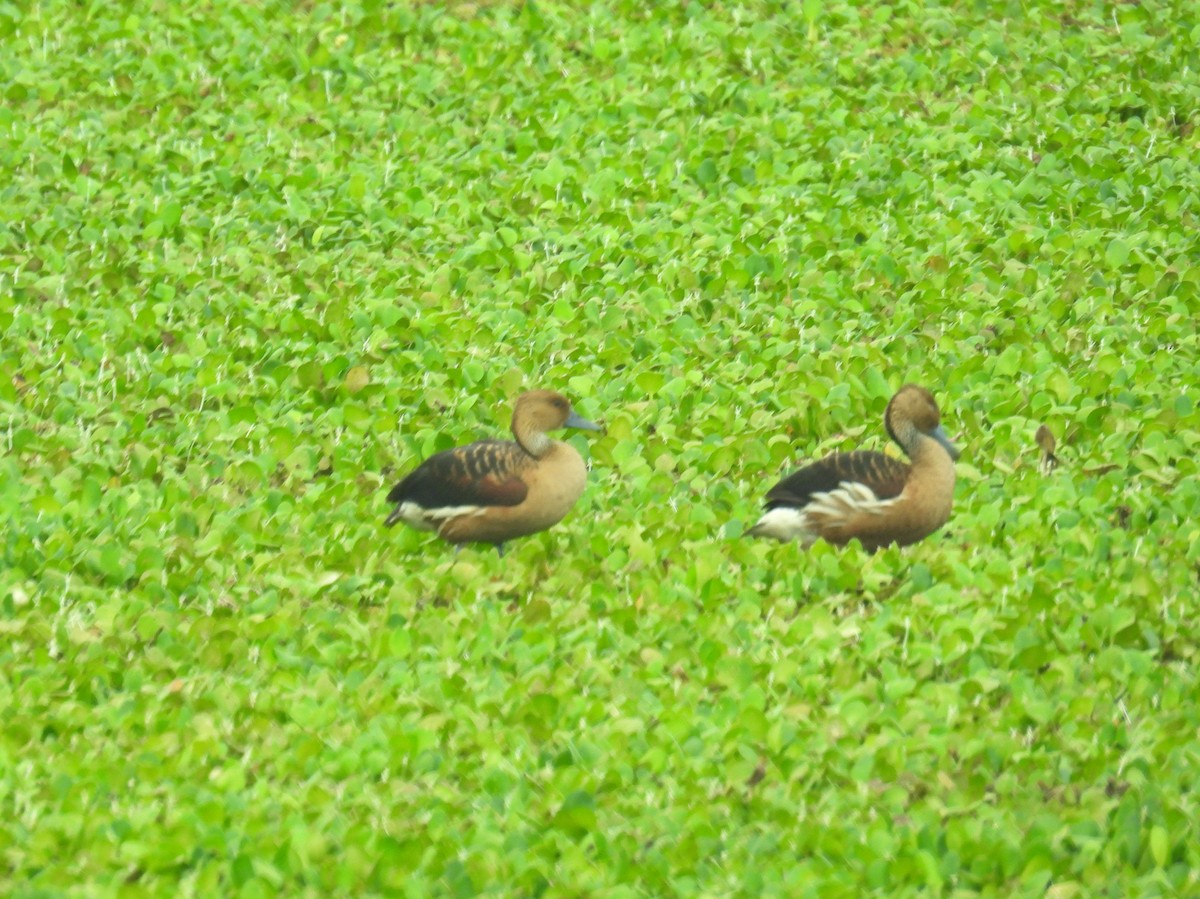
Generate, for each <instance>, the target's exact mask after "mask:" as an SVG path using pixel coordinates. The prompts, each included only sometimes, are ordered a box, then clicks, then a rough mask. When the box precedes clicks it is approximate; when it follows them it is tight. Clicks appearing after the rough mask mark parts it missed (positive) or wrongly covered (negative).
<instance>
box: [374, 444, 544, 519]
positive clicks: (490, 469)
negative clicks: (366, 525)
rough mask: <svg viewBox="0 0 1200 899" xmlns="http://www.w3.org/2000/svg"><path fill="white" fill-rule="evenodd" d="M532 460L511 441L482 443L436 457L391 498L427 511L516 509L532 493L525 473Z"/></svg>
mask: <svg viewBox="0 0 1200 899" xmlns="http://www.w3.org/2000/svg"><path fill="white" fill-rule="evenodd" d="M530 460H531V457H530V455H529V454H528V453H527V452H525V450H523V449H521V447H520V446H519V445H518V444H516V443H513V442H512V441H511V440H480V441H478V442H476V443H472V444H470V445H469V446H457V447H455V448H454V449H449V450H446V451H444V452H441V453H437V454H436V455H433V456H430V457H429V458H428V459H426V460H425V461H424V462H422V463H421V464H420V465H419V466H417V468H416V469H415V470H414V471H413V472H412V473H411V474H409V475H408V476H407V477H406V478H405V479H404V480H403V481H401V482H400V483H399V484H397V485H396V486H395V487H393V488H392V489H391V492H389V493H388V495H387V498H388V502H390V503H414V504H416V505H418V506H420V507H421V508H423V509H445V508H449V507H454V506H516V505H519V504H520V503H522V502H524V501H525V496H526V494H528V492H529V488H528V487H527V486H526V485H525V482H524V480H522V479H521V472H522V470H523V469H524V468H526V467H527V466H528V465H529V463H530Z"/></svg>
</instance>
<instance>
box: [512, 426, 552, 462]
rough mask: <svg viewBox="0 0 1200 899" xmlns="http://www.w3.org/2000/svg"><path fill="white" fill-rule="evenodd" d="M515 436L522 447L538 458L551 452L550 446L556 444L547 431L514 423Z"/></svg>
mask: <svg viewBox="0 0 1200 899" xmlns="http://www.w3.org/2000/svg"><path fill="white" fill-rule="evenodd" d="M513 436H514V437H516V438H517V443H519V444H521V449H523V450H525V452H527V453H529V455H531V456H534V457H535V458H538V459H540V458H541V457H542V456H544V455H546V453H548V452H550V447H552V446H554V441H553V440H551V439H550V437H549V436H548V435H547V434H546V432H545V431H538V430H536V429H534V428H522V427H521V426H520V425H517V424H514V425H513Z"/></svg>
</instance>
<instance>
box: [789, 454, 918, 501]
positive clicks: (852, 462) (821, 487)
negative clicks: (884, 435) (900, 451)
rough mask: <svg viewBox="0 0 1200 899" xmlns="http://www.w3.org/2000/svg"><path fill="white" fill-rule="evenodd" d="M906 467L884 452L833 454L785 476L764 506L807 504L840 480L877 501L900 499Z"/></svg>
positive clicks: (831, 488)
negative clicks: (861, 488)
mask: <svg viewBox="0 0 1200 899" xmlns="http://www.w3.org/2000/svg"><path fill="white" fill-rule="evenodd" d="M908 471H909V467H908V465H907V464H906V463H904V462H901V461H900V460H899V459H893V458H892V457H891V456H887V455H884V454H883V453H873V452H868V451H865V450H860V451H858V452H853V453H834V454H832V455H830V456H826V457H825V458H824V459H820V460H818V461H816V462H813V463H812V464H810V465H806V466H804V467H803V468H801V469H800V470H799V471H797V472H793V473H792V474H790V475H788V476H787V477H786V478H784V479H783V480H782V481H780V482H779V483H778V484H776V485H775V486H774V487H772V488H771V490H770V492H768V493H767V497H766V507H767V508H768V509H774V508H776V507H777V506H791V507H793V508H796V509H800V508H803V507H804V506H806V505H808V503H809V501H810V500H811V499H812V495H813V494H814V493H826V492H828V491H830V490H837V488H838V487H839V486H840V485H841V483H842V482H843V481H853V482H854V483H858V484H864V485H866V486H867V487H870V488H871V492H873V493H874V494H875V496H876V497H877V498H878V499H881V500H882V499H891V498H892V497H895V496H899V495H900V493H901V491H903V490H904V484H905V482H906V481H907V480H908Z"/></svg>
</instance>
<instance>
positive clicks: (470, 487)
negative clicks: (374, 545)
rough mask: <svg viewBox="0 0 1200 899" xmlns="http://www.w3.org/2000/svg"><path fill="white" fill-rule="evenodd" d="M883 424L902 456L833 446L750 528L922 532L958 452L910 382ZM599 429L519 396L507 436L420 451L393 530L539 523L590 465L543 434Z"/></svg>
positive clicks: (480, 533) (515, 531) (508, 530)
mask: <svg viewBox="0 0 1200 899" xmlns="http://www.w3.org/2000/svg"><path fill="white" fill-rule="evenodd" d="M883 421H884V426H885V427H886V428H887V432H888V434H889V435H890V436H891V438H892V440H894V441H895V442H896V443H897V444H899V446H900V448H901V449H903V450H904V452H905V453H906V454H907V455H908V457H909V459H911V460H912V462H911V464H907V463H904V462H901V461H900V460H898V459H894V458H892V457H891V456H887V455H884V454H883V453H876V452H864V451H858V452H851V453H834V454H832V455H830V456H826V457H825V458H823V459H820V460H819V461H817V462H813V463H812V464H810V465H807V466H805V467H804V468H801V469H800V470H799V471H797V472H795V473H794V474H791V475H789V476H788V477H786V478H784V479H783V480H782V481H780V482H779V483H778V484H776V485H775V486H774V487H773V488H772V489H771V490H770V491H769V492H768V493H767V497H766V507H767V511H766V513H765V514H764V515H763V516H762V518H760V519H759V521H758V523H757V524H755V525H754V527H752V528H751V529H750V530H749V531H748V533H749V534H752V535H756V536H763V537H774V538H776V539H777V540H782V541H787V540H794V539H799V540H801V541H802V542H803V543H804V545H805V546H808V545H810V544H812V543H813V542H815V541H816V540H818V539H823V540H826V541H827V542H829V543H833V544H835V545H843V544H846V543H849V542H850V541H851V540H854V539H857V540H858V541H859V542H860V543H862V545H863V547H864V548H865V549H867V550H868V551H871V552H873V551H875V550H877V549H879V548H880V547H883V546H887V545H889V544H893V543H895V544H899V545H901V546H903V545H906V544H909V543H915V542H917V541H918V540H921V539H922V538H924V537H927V536H929V535H930V534H932V533H933V532H934V531H936V530H937V529H938V528H940V527H941V526H942V525H943V524H945V523H946V521H947V519H949V517H950V506H951V502H952V500H953V494H954V460H955V459H957V458H958V450H957V449H955V447H954V444H952V443H951V442H950V439H949V438H948V437H947V436H946V432H945V431H943V430H942V427H941V423H940V415H939V413H938V407H937V403H936V402H935V401H934V398H933V395H932V394H931V393H930V392H929V391H928V390H926V389H925V388H923V387H918V386H917V385H915V384H907V385H905V386H904V387H901V388H900V390H899V391H898V392H897V393H896V395H895V396H893V397H892V399H891V402H889V403H888V406H887V411H886V412H885V413H884V416H883ZM560 428H583V429H585V430H589V431H599V430H602V429H601V428H600V426H599V425H597V424H594V423H592V422H590V421H588V420H587V419H584V418H581V417H579V416H578V415H577V414H575V412H573V411H572V410H571V404H570V403H569V402H567V399H566V398H565V397H564V396H562V395H561V394H558V393H555V392H553V391H550V390H534V391H531V392H530V393H525V394H522V395H521V396H520V397H519V398H518V399H517V403H516V408H515V409H514V411H513V421H512V430H513V435H514V436H515V437H516V440H515V441H511V440H480V441H478V442H476V443H472V444H470V445H469V446H460V447H456V448H454V449H450V450H446V451H445V452H441V453H437V454H436V455H434V456H431V457H429V458H428V459H427V460H425V462H423V463H422V464H421V465H420V466H418V467H417V468H416V469H415V470H414V471H413V472H412V473H411V474H409V475H408V476H407V477H406V478H405V479H404V480H402V481H401V482H400V483H399V484H397V485H396V486H395V487H393V488H392V490H391V492H390V493H388V497H387V498H388V502H390V503H394V504H395V507H396V508H395V509H394V510H393V511H392V513H391V514H390V515H389V516H388V518H387V525H388V526H389V527H390V526H391V525H393V524H395V523H396V522H397V521H404V522H406V523H408V524H410V525H412V526H413V527H415V528H418V529H420V530H426V531H435V532H436V533H437V535H438V536H439V537H441V538H442V539H443V540H446V541H448V542H450V543H455V544H461V543H491V544H494V545H495V546H496V548H497V549H498V550H499V551H500V552H501V553H503V549H504V543H505V541H507V540H510V539H512V538H514V537H523V536H525V535H527V534H533V533H536V532H537V531H542V530H545V529H546V528H548V527H550V526H551V525H553V524H556V523H557V522H559V521H561V520H562V518H563V517H564V516H565V515H566V514H567V512H569V511H570V510H571V507H572V506H574V505H575V502H576V500H578V499H579V497H580V495H582V493H583V488H584V483H585V480H586V475H587V469H586V467H585V466H584V463H583V459H581V458H580V456H579V453H577V452H576V451H575V449H574V447H572V446H571V445H570V444H568V443H563V442H562V441H559V440H552V439H551V438H550V437H548V436H547V432H549V431H555V430H558V429H560Z"/></svg>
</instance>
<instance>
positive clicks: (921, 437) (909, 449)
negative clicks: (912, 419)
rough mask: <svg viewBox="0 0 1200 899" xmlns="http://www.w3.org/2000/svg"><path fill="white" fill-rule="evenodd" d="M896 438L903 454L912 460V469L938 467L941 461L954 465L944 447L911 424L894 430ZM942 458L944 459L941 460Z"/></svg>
mask: <svg viewBox="0 0 1200 899" xmlns="http://www.w3.org/2000/svg"><path fill="white" fill-rule="evenodd" d="M896 438H897V442H898V443H899V444H900V447H901V448H902V449H903V450H904V452H905V454H906V455H907V456H908V458H909V459H911V460H912V464H913V467H914V468H925V467H927V466H930V465H938V464H940V463H942V462H943V461H948V462H950V464H951V465H953V464H954V460H953V459H951V458H950V454H949V453H947V452H946V449H945V447H943V446H942V445H941V444H940V443H938V442H937V441H936V440H934V439H933V438H932V437H930V436H929V435H928V434H924V433H922V432H921V431H918V430H917V429H916V428H915V427H913V426H912V425H911V424H908V425H902V426H901V427H898V428H896ZM943 457H945V458H944V459H943Z"/></svg>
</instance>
